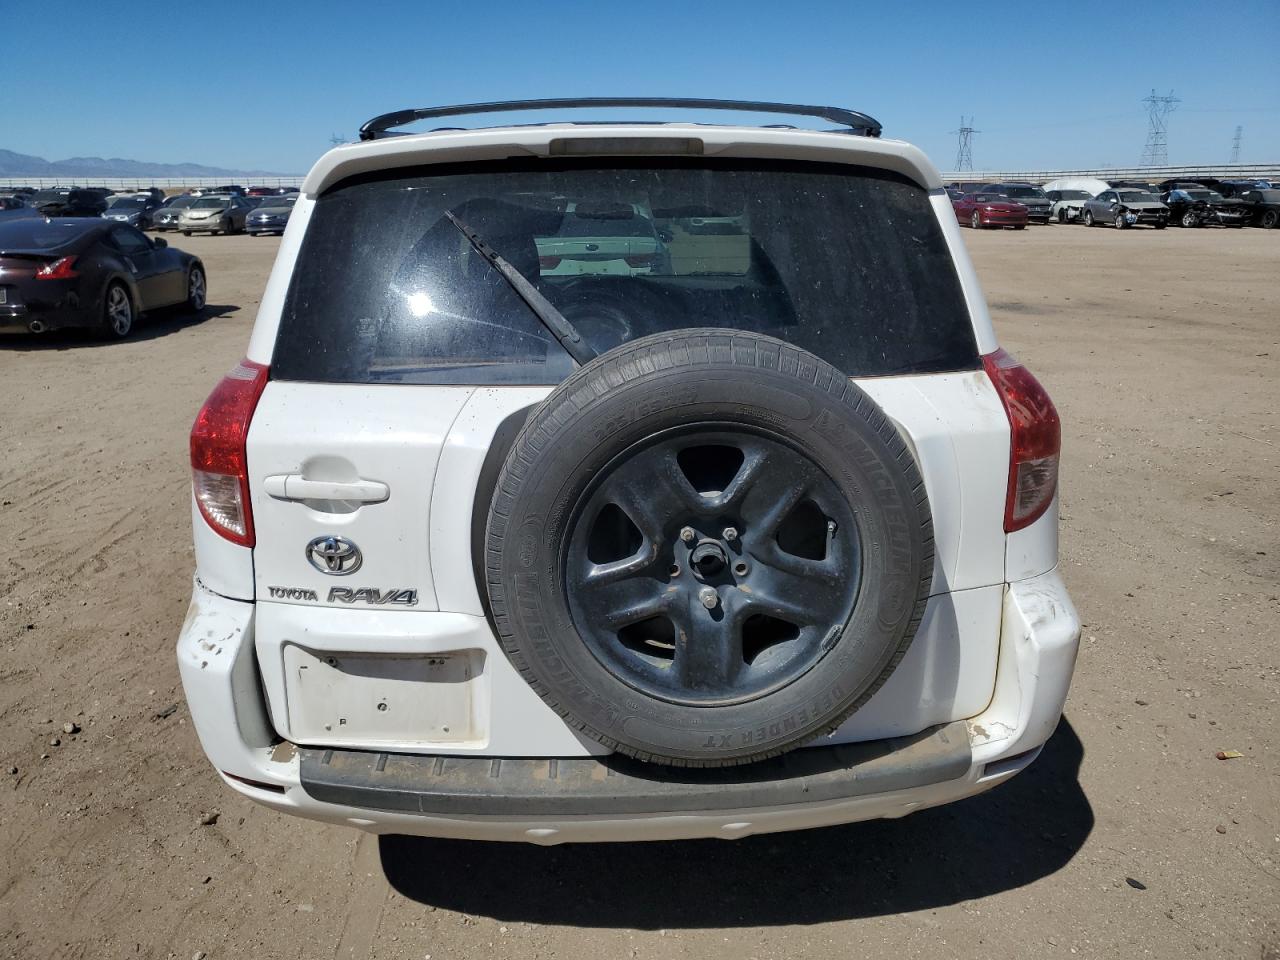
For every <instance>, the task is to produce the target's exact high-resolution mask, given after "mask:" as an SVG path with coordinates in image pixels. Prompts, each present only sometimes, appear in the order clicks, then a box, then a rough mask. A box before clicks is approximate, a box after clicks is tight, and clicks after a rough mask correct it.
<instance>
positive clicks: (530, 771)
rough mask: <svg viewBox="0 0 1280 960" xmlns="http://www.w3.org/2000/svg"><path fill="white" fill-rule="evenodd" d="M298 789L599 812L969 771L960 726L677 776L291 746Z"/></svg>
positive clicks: (747, 803) (428, 808)
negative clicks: (296, 763) (296, 749)
mask: <svg viewBox="0 0 1280 960" xmlns="http://www.w3.org/2000/svg"><path fill="white" fill-rule="evenodd" d="M299 754H300V755H301V758H302V763H301V779H302V789H303V790H305V791H306V792H307V794H309V795H310V796H311V797H314V798H315V799H316V800H321V801H324V802H327V803H335V804H341V805H343V806H350V807H363V808H366V809H373V810H397V811H409V812H413V813H424V814H442V815H451V814H464V815H472V816H520V817H529V816H610V815H616V814H654V813H678V812H682V811H684V812H699V813H702V812H707V811H715V810H738V809H746V808H753V807H777V806H786V805H788V804H795V803H821V802H823V801H833V800H844V799H848V798H851V797H860V796H866V795H869V794H876V793H889V792H892V791H895V790H906V789H910V788H912V787H921V786H926V785H928V784H932V783H941V782H944V781H947V780H955V779H957V778H959V777H962V776H964V775H965V774H967V773H968V772H969V768H970V764H971V754H970V751H969V735H968V730H967V729H966V727H965V724H964V723H963V722H962V721H957V722H955V723H949V724H946V725H944V726H940V727H933V728H931V729H929V730H925V731H924V732H922V733H919V734H916V735H915V736H912V737H900V738H895V739H891V740H875V741H872V742H869V743H853V744H845V745H841V746H833V747H808V748H803V749H800V750H793V751H792V752H790V753H787V754H784V755H782V756H780V757H776V758H774V759H772V760H765V761H762V762H760V763H754V764H749V765H747V766H741V767H718V768H712V769H703V768H696V769H689V768H680V767H662V766H656V765H653V764H646V763H641V762H639V761H636V760H631V759H629V758H626V757H622V756H619V755H613V756H608V757H573V758H569V759H560V760H546V759H530V758H504V759H499V758H495V757H431V756H417V755H409V754H400V753H375V752H371V751H364V750H322V749H312V748H302V749H300V750H299Z"/></svg>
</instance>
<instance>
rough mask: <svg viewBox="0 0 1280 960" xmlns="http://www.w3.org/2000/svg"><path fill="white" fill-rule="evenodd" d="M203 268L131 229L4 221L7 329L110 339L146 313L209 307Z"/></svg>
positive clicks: (2, 295)
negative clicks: (77, 330)
mask: <svg viewBox="0 0 1280 960" xmlns="http://www.w3.org/2000/svg"><path fill="white" fill-rule="evenodd" d="M205 290H206V283H205V272H204V265H203V264H202V263H201V262H200V261H199V259H197V258H196V257H193V256H192V255H191V254H189V253H183V252H182V251H181V250H175V249H173V248H171V247H169V245H168V244H167V243H166V242H165V241H164V240H163V239H160V238H157V239H155V240H149V239H147V237H146V236H144V235H143V234H142V233H141V232H140V231H138V230H137V229H135V228H134V227H130V226H128V225H127V224H122V223H112V222H110V221H106V220H101V219H97V220H89V219H85V218H75V217H67V218H63V217H59V218H56V219H45V218H43V217H32V218H26V219H19V220H3V221H0V330H8V331H29V332H31V333H43V332H44V331H46V330H56V329H59V328H62V327H89V328H91V329H94V330H96V331H98V332H99V333H101V334H102V335H103V336H105V337H107V338H110V339H122V338H124V337H127V336H128V335H129V333H130V331H132V330H133V327H134V321H135V320H136V319H137V317H138V315H139V314H142V313H144V312H146V311H148V310H155V309H158V308H160V307H170V306H175V305H177V304H185V305H186V306H187V307H188V308H189V309H191V310H195V311H199V310H203V309H204V304H205Z"/></svg>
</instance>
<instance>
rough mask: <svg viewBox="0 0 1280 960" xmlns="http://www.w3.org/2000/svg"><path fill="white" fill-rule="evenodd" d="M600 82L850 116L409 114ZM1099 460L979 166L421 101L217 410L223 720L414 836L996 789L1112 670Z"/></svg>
mask: <svg viewBox="0 0 1280 960" xmlns="http://www.w3.org/2000/svg"><path fill="white" fill-rule="evenodd" d="M578 107H595V108H610V107H628V108H646V109H649V110H653V111H658V110H664V111H665V110H668V109H671V108H695V109H701V110H703V111H704V112H706V113H713V112H715V111H718V110H721V109H724V110H729V109H734V110H739V111H741V110H747V111H750V112H753V113H757V114H759V113H764V112H773V113H790V114H802V115H807V116H811V117H821V118H823V119H825V120H826V121H828V122H830V123H834V124H836V125H838V126H839V127H840V128H841V129H839V130H837V131H816V130H801V129H795V128H789V127H773V126H771V127H758V126H746V125H727V124H725V125H722V124H711V123H663V122H659V123H653V122H645V123H625V122H613V123H590V124H575V123H568V122H564V123H551V124H545V125H536V126H529V125H510V126H498V127H488V128H478V129H466V130H458V129H448V130H439V131H434V132H430V133H425V134H415V135H394V136H393V135H390V133H391V131H392V129H393V128H395V127H398V126H402V125H405V124H407V123H409V122H412V121H416V120H423V119H429V118H435V117H445V116H453V115H457V114H463V113H471V114H478V113H485V112H495V111H499V110H516V109H528V108H541V109H544V110H545V109H564V110H569V109H574V108H578ZM566 238H572V240H571V241H569V240H566ZM566 261H569V262H571V264H572V268H571V269H569V268H566V267H565V263H566ZM1059 448H1060V426H1059V421H1058V416H1057V413H1056V411H1055V410H1054V407H1053V404H1052V403H1051V401H1050V400H1049V398H1048V396H1047V395H1046V394H1045V392H1044V390H1043V389H1042V388H1041V386H1040V385H1039V383H1037V381H1036V380H1035V378H1034V377H1032V376H1031V374H1030V373H1029V372H1028V371H1027V370H1026V369H1025V368H1024V367H1023V366H1021V365H1020V364H1019V363H1018V362H1017V361H1016V360H1015V359H1014V358H1012V357H1011V356H1009V355H1008V354H1007V353H1005V352H1004V351H1003V350H1001V349H1000V348H999V346H998V344H997V342H996V338H995V334H994V331H993V329H992V326H991V321H990V318H989V316H988V314H987V310H986V305H985V302H984V299H983V296H982V293H981V290H980V289H979V286H978V283H977V279H976V277H975V274H974V271H973V268H972V266H971V264H970V262H969V259H968V256H967V254H966V252H965V249H964V245H963V242H962V240H961V238H960V234H959V231H958V229H957V224H956V221H955V218H954V215H953V214H952V211H951V204H950V201H949V199H948V197H947V195H946V193H945V191H944V190H943V188H942V183H941V181H940V180H939V177H938V173H937V171H936V170H935V169H934V168H933V166H932V165H930V163H929V162H928V161H927V160H926V159H925V157H924V156H923V154H921V153H920V152H919V151H918V150H916V149H915V148H914V147H912V146H910V145H908V144H906V143H902V142H897V141H890V140H883V139H880V126H879V124H878V123H876V122H875V121H874V120H871V119H870V118H869V117H866V116H865V115H862V114H858V113H854V112H852V111H848V110H842V109H837V108H823V107H804V106H800V105H794V104H784V105H771V104H761V103H743V102H738V101H690V100H678V101H675V100H580V101H541V102H530V101H524V102H520V103H514V104H481V105H469V106H466V107H445V108H430V109H423V110H410V111H403V112H399V113H395V114H388V115H386V116H384V117H379V118H376V119H375V120H373V121H370V122H369V123H368V124H366V125H365V128H364V129H363V130H362V142H361V143H358V144H352V145H349V146H342V147H338V148H336V149H334V150H332V151H330V152H329V153H328V154H326V155H325V156H324V157H323V158H322V159H321V160H320V161H319V162H318V163H317V164H316V166H315V168H314V169H313V170H312V171H311V173H310V174H309V175H308V177H307V179H306V182H305V183H304V186H303V188H302V191H301V194H300V196H299V198H298V200H297V204H296V206H295V208H294V212H293V215H292V217H291V219H290V221H289V224H288V227H287V228H286V231H285V235H284V240H283V242H282V244H281V248H280V251H279V254H278V258H277V261H276V264H275V267H274V269H273V271H272V274H271V277H270V280H269V281H268V284H267V288H266V292H265V294H264V297H263V301H262V306H261V309H260V312H259V315H258V318H257V322H256V324H255V327H254V330H253V334H252V337H251V339H250V343H249V347H248V351H247V356H246V359H245V360H244V361H243V362H242V363H241V364H240V365H239V366H237V367H236V368H235V369H234V370H232V371H231V372H230V373H229V374H228V375H227V377H226V378H225V379H224V380H223V381H222V383H221V384H219V385H218V386H217V387H216V388H215V390H214V392H213V394H212V395H211V396H210V398H209V400H208V402H207V403H206V404H205V406H204V408H203V409H202V410H201V412H200V414H199V416H198V418H197V420H196V423H195V426H194V428H193V430H192V435H191V460H192V468H193V498H192V508H193V509H192V517H193V525H194V531H195V545H196V561H197V571H196V578H195V588H194V593H193V598H192V603H191V607H190V610H189V612H188V615H187V619H186V622H185V624H184V625H183V629H182V632H181V635H180V637H179V640H178V651H177V652H178V660H179V665H180V669H181V674H182V679H183V684H184V688H185V690H186V694H187V699H188V702H189V704H190V707H191V713H192V718H193V721H194V723H195V726H196V730H197V732H198V734H199V736H200V740H201V743H202V745H203V746H204V749H205V751H206V753H207V754H208V756H209V758H210V760H211V761H212V763H213V764H214V766H215V767H216V769H217V770H218V771H219V772H220V774H221V775H222V777H223V779H224V781H225V782H226V783H227V784H228V785H229V786H231V787H232V788H233V789H235V790H237V791H239V792H240V793H242V794H244V795H246V796H248V797H251V798H252V799H254V800H257V801H259V802H261V803H264V804H266V805H268V806H271V807H274V808H276V809H279V810H282V811H286V812H290V813H294V814H298V815H301V816H305V817H311V818H315V819H319V820H326V821H333V822H341V823H349V824H351V825H354V826H357V827H361V828H363V829H367V830H372V831H376V832H397V833H410V834H422V835H431V836H447V837H463V838H476V839H494V840H526V841H532V842H537V843H557V842H563V841H582V840H635V839H674V838H686V837H710V836H717V837H740V836H745V835H748V834H751V833H758V832H766V831H774V830H787V829H797V828H802V827H812V826H820V825H824V824H832V823H840V822H848V821H854V820H863V819H870V818H876V817H897V816H902V815H904V814H906V813H909V812H911V811H913V810H916V809H920V808H923V807H929V806H934V805H937V804H940V803H945V802H948V801H951V800H956V799H959V798H962V797H966V796H970V795H972V794H975V793H978V792H981V791H983V790H985V789H987V788H989V787H991V786H994V785H996V784H998V783H1000V782H1002V781H1004V780H1005V779H1007V778H1009V777H1011V776H1013V775H1014V774H1015V773H1017V772H1018V771H1019V770H1021V769H1023V768H1024V767H1026V766H1027V765H1028V764H1029V763H1031V762H1032V760H1033V759H1034V758H1035V756H1036V755H1037V754H1038V752H1039V751H1040V749H1041V747H1042V745H1043V744H1044V742H1045V741H1046V740H1047V739H1048V737H1049V736H1050V734H1051V733H1052V732H1053V730H1054V727H1055V726H1056V724H1057V722H1058V719H1059V717H1060V715H1061V711H1062V707H1063V703H1064V700H1065V697H1066V693H1067V688H1068V684H1069V682H1070V677H1071V673H1072V669H1073V665H1074V660H1075V655H1076V648H1077V643H1078V638H1079V626H1080V625H1079V621H1078V618H1077V616H1076V614H1075V611H1074V609H1073V607H1072V605H1071V602H1070V599H1069V597H1068V595H1067V592H1066V590H1065V587H1064V585H1063V583H1062V580H1061V579H1060V577H1059V574H1058V570H1057V525H1058V507H1057V502H1058V501H1057V474H1058V457H1059Z"/></svg>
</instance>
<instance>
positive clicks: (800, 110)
mask: <svg viewBox="0 0 1280 960" xmlns="http://www.w3.org/2000/svg"><path fill="white" fill-rule="evenodd" d="M599 107H658V108H664V107H665V108H670V107H676V108H679V109H688V110H739V111H743V112H748V113H782V114H790V115H791V116H802V117H820V118H821V119H823V120H830V121H831V122H832V123H836V124H839V125H840V126H842V127H848V128H849V133H852V134H856V135H858V136H863V137H878V136H880V122H879V121H878V120H875V119H873V118H872V117H869V116H867V115H866V114H865V113H858V112H857V111H856V110H846V109H844V108H843V107H812V106H807V105H805V104H802V103H769V102H766V101H761V100H698V99H692V100H691V99H687V98H683V97H581V98H564V99H557V100H503V101H497V102H494V103H460V104H455V105H454V106H451V107H418V108H416V109H411V110H397V111H395V112H394V113H384V114H382V115H380V116H377V117H374V118H373V119H372V120H370V121H368V122H367V123H366V124H365V125H364V126H362V127H361V128H360V139H361V140H377V139H378V138H379V137H383V136H388V135H393V134H389V133H388V131H390V130H392V129H393V128H394V127H400V126H404V125H405V124H406V123H413V122H414V121H415V120H428V119H430V118H432V117H456V116H462V115H466V114H473V113H512V112H516V111H521V110H579V109H588V110H589V109H594V108H599Z"/></svg>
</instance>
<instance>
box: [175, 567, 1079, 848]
mask: <svg viewBox="0 0 1280 960" xmlns="http://www.w3.org/2000/svg"><path fill="white" fill-rule="evenodd" d="M253 613H254V605H253V604H252V603H246V602H242V601H236V600H228V599H226V598H223V597H219V596H217V595H216V594H213V593H211V592H209V591H208V590H206V589H205V588H204V587H203V586H202V585H200V584H199V583H197V585H196V589H195V594H194V596H193V598H192V603H191V607H190V610H189V611H188V614H187V619H186V622H185V624H184V625H183V629H182V633H181V635H180V637H179V639H178V650H177V653H178V663H179V668H180V672H181V675H182V683H183V688H184V690H185V691H186V695H187V701H188V704H189V706H190V710H191V716H192V720H193V722H194V725H195V728H196V732H197V733H198V735H199V737H200V741H201V744H202V745H203V747H204V749H205V752H206V753H207V754H208V756H209V759H210V760H211V761H212V762H213V764H214V766H215V767H216V768H217V769H218V770H219V771H220V772H221V773H222V776H223V780H224V781H225V782H226V783H227V784H228V785H229V786H230V787H232V788H233V789H235V790H237V791H238V792H240V793H242V794H244V795H245V796H247V797H250V798H251V799H253V800H256V801H258V802H260V803H263V804H265V805H266V806H270V807H273V808H275V809H277V810H280V811H282V812H286V813H292V814H295V815H298V816H303V817H309V818H312V819H315V820H322V821H328V822H333V823H346V824H349V825H351V826H356V827H360V828H362V829H365V830H370V831H373V832H376V833H404V834H418V835H425V836H437V837H454V838H465V839H483V840H523V841H531V842H535V843H562V842H572V841H614V840H616V841H629V840H664V839H667V840H669V839H685V838H696V837H724V838H732V837H741V836H747V835H750V834H753V833H767V832H773V831H779V830H796V829H803V828H808V827H819V826H826V825H830V824H836V823H846V822H851V821H856V820H869V819H876V818H882V817H901V816H904V815H905V814H908V813H911V812H913V811H915V810H919V809H924V808H926V807H932V806H937V805H939V804H943V803H948V802H951V801H953V800H959V799H962V798H964V797H967V796H971V795H973V794H976V793H980V792H982V791H984V790H987V789H989V788H990V787H992V786H995V785H996V784H998V783H1001V782H1003V781H1004V780H1007V779H1008V778H1009V777H1011V776H1013V775H1014V774H1015V773H1017V772H1018V771H1020V770H1022V769H1023V768H1025V767H1026V766H1027V765H1028V764H1030V763H1031V761H1032V760H1034V759H1035V757H1036V755H1037V754H1038V753H1039V750H1040V748H1041V746H1042V745H1043V744H1044V742H1045V741H1046V740H1047V739H1048V738H1049V736H1050V735H1051V734H1052V733H1053V730H1054V728H1055V727H1056V726H1057V723H1058V719H1059V717H1060V716H1061V713H1062V707H1063V703H1064V701H1065V699H1066V694H1067V688H1068V685H1069V684H1070V680H1071V674H1072V670H1073V668H1074V664H1075V656H1076V649H1077V646H1078V642H1079V636H1080V622H1079V619H1078V617H1077V615H1076V612H1075V609H1074V608H1073V607H1072V605H1071V601H1070V598H1069V597H1068V596H1067V593H1066V589H1065V587H1064V585H1063V583H1062V581H1061V579H1060V578H1059V576H1058V574H1057V571H1056V570H1055V571H1051V572H1049V573H1047V574H1044V575H1043V576H1039V577H1035V578H1033V579H1030V580H1024V581H1019V582H1017V583H1014V584H1010V585H1008V586H1007V588H1006V590H1005V593H1004V606H1003V613H1002V628H1001V643H1000V652H999V657H998V663H997V675H996V680H995V692H994V695H993V697H992V700H991V703H990V704H989V705H988V706H987V708H986V709H985V710H984V711H982V712H981V713H980V714H979V715H977V716H975V717H973V718H972V719H970V720H967V721H959V722H956V723H951V724H946V725H944V726H942V727H938V728H934V729H931V730H929V731H925V732H923V733H921V734H918V735H916V736H914V737H904V738H896V739H893V740H878V741H872V742H869V743H863V744H852V745H844V746H837V747H823V746H819V747H813V748H805V749H802V750H800V751H795V752H793V753H791V754H789V755H787V756H786V757H785V758H782V759H780V760H779V761H777V762H776V763H764V764H756V765H752V766H750V767H740V768H730V769H728V770H712V771H675V770H670V769H664V768H653V767H646V766H645V765H644V764H637V763H632V762H629V761H622V760H620V759H619V758H615V757H606V758H590V757H580V758H572V759H563V760H557V761H554V762H552V761H547V760H535V759H525V760H507V759H501V760H499V759H496V758H491V757H467V758H459V757H449V758H446V757H421V756H412V757H411V756H405V755H402V754H380V753H373V752H364V751H337V750H335V751H326V750H323V749H301V750H299V749H298V748H296V747H295V746H294V745H293V744H290V743H282V742H279V741H278V739H277V738H276V737H275V734H274V732H273V731H272V729H271V726H270V723H269V721H268V718H267V712H266V707H265V704H264V703H263V699H262V695H261V688H260V683H259V677H258V673H257V665H256V659H255V657H254V645H253V637H252V631H253ZM504 771H505V772H504ZM246 781H248V782H246Z"/></svg>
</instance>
